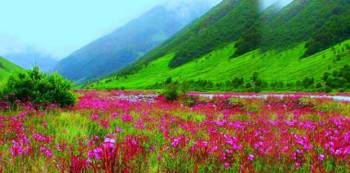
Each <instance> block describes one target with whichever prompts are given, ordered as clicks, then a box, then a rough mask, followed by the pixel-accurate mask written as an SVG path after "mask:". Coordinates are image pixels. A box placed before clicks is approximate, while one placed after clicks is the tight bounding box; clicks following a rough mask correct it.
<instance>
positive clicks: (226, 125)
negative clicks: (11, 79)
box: [0, 91, 350, 173]
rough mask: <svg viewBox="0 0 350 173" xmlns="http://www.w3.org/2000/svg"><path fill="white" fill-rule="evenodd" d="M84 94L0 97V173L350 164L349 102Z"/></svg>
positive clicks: (324, 168)
mask: <svg viewBox="0 0 350 173" xmlns="http://www.w3.org/2000/svg"><path fill="white" fill-rule="evenodd" d="M77 93H78V94H79V99H78V103H77V104H76V105H75V106H74V107H70V108H65V109H62V108H58V107H56V106H54V105H53V106H51V107H49V108H48V109H47V110H41V111H40V110H36V109H34V108H33V106H31V105H29V104H25V103H22V104H21V105H20V106H18V107H17V108H16V109H11V110H9V109H8V107H7V106H6V105H4V104H1V107H2V111H1V112H0V172H57V173H65V172H70V173H80V172H87V173H90V172H91V173H97V172H106V173H115V172H116V173H153V172H154V173H161V172H165V173H183V172H190V173H199V172H202V173H207V172H209V173H210V172H213V173H217V172H242V173H254V172H267V173H270V172H281V173H286V172H312V173H318V172H320V173H322V172H350V118H349V117H350V103H347V102H336V101H333V100H330V99H316V98H314V99H311V98H308V97H305V95H304V96H303V95H302V94H295V95H289V96H286V97H281V98H274V97H268V98H266V99H258V98H234V97H231V96H230V97H228V96H222V97H214V98H212V99H209V98H204V97H200V96H195V95H193V96H188V97H183V98H180V99H179V100H178V101H175V102H168V101H166V99H164V98H163V97H161V96H159V97H141V96H137V95H144V94H150V93H147V92H124V91H78V92H77ZM151 94H152V93H151ZM125 95H132V97H131V96H130V97H126V96H125ZM126 98H127V99H126Z"/></svg>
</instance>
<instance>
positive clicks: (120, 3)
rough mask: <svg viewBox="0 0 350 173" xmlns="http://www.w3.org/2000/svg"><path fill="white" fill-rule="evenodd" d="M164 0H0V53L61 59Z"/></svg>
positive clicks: (268, 0)
mask: <svg viewBox="0 0 350 173" xmlns="http://www.w3.org/2000/svg"><path fill="white" fill-rule="evenodd" d="M172 1H174V2H175V1H180V0H172ZM185 1H186V2H189V1H198V0H185ZM208 1H212V2H218V1H220V0H208ZM262 1H264V3H263V4H265V5H266V4H271V3H273V2H281V1H283V2H284V1H291V0H262ZM165 2H167V3H169V0H0V4H1V11H0V12H1V14H0V55H4V54H7V53H12V52H16V51H17V52H18V51H22V50H24V49H25V48H28V47H32V48H35V49H37V50H39V51H41V52H44V53H47V54H50V55H53V56H54V57H55V58H64V57H65V56H67V55H68V54H70V53H72V52H73V51H75V50H77V49H79V48H80V47H82V46H84V45H86V44H87V43H89V42H91V41H93V40H95V39H97V38H99V37H101V36H103V35H105V34H107V33H109V32H112V31H113V30H115V29H116V28H118V27H119V26H122V25H123V24H125V23H126V22H128V21H130V20H131V19H134V18H136V17H138V16H139V15H141V14H142V13H144V12H146V11H147V10H149V9H150V8H152V7H153V6H155V5H157V4H161V3H165Z"/></svg>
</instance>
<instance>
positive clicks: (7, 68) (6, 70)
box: [0, 57, 22, 88]
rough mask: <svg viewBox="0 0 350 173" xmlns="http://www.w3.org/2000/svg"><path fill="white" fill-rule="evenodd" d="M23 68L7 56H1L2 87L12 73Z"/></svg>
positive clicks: (0, 77) (0, 73) (0, 79)
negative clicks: (7, 58) (10, 60)
mask: <svg viewBox="0 0 350 173" xmlns="http://www.w3.org/2000/svg"><path fill="white" fill-rule="evenodd" d="M21 70H22V68H21V67H19V66H17V65H15V64H13V63H11V62H9V61H8V60H6V59H5V58H2V57H0V88H1V87H2V86H3V85H4V84H5V83H6V81H7V78H8V77H9V76H10V75H11V74H12V73H17V72H20V71H21Z"/></svg>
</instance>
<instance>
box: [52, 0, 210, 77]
mask: <svg viewBox="0 0 350 173" xmlns="http://www.w3.org/2000/svg"><path fill="white" fill-rule="evenodd" d="M206 2H207V0H200V1H198V3H195V4H187V3H184V4H181V5H177V6H174V5H171V6H170V5H169V6H167V5H160V6H157V7H155V8H153V9H151V10H150V11H148V12H147V13H146V14H144V15H142V16H141V17H139V18H137V19H135V20H133V21H131V22H129V23H128V24H126V25H125V26H123V27H121V28H119V29H117V30H116V31H114V32H113V33H111V34H108V35H106V36H104V37H102V38H100V39H98V40H96V41H94V42H92V43H90V44H89V45H87V46H85V47H83V48H81V49H80V50H78V51H76V52H74V53H73V54H72V55H70V56H69V57H67V58H65V59H64V60H62V61H61V62H60V63H59V64H58V65H57V67H56V70H57V71H58V72H59V73H61V74H62V75H63V76H65V77H67V78H68V79H72V80H75V81H77V82H78V83H79V82H85V81H89V80H92V79H97V78H99V77H101V76H103V75H108V74H111V73H113V72H115V71H117V70H119V69H121V68H123V67H125V66H126V65H128V64H130V63H132V62H134V61H135V60H136V59H137V58H139V57H141V56H143V55H144V54H145V53H147V52H148V51H149V50H151V49H153V48H154V47H156V46H158V45H159V44H161V43H162V42H164V41H165V40H166V39H168V38H169V37H171V36H172V35H174V34H175V33H176V32H178V31H179V30H180V29H182V28H183V27H184V26H185V25H186V24H188V23H190V22H191V21H193V19H195V18H197V17H198V16H200V15H202V14H203V13H205V12H206V11H207V10H208V9H209V8H210V4H209V3H206Z"/></svg>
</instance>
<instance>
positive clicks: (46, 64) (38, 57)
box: [4, 48, 58, 72]
mask: <svg viewBox="0 0 350 173" xmlns="http://www.w3.org/2000/svg"><path fill="white" fill-rule="evenodd" d="M4 56H5V57H6V58H7V59H8V60H9V61H11V62H13V63H15V64H17V65H18V66H20V67H22V68H25V69H31V68H32V67H34V66H39V67H40V69H41V70H43V71H45V72H50V71H53V69H54V67H55V65H56V64H57V62H58V61H57V60H56V59H54V58H53V57H51V56H49V55H46V54H44V53H41V52H39V51H36V50H34V49H29V48H28V49H26V50H23V51H20V52H17V53H8V54H6V55H4Z"/></svg>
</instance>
